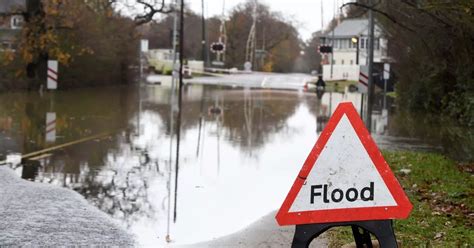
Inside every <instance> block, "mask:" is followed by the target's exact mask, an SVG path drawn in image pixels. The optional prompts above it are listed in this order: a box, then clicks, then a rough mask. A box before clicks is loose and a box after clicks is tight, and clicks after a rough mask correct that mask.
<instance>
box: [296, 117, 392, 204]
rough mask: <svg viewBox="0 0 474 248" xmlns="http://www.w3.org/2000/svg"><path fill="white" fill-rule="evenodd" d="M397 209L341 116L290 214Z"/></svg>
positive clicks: (356, 137) (351, 129) (346, 121)
mask: <svg viewBox="0 0 474 248" xmlns="http://www.w3.org/2000/svg"><path fill="white" fill-rule="evenodd" d="M396 205H397V203H396V201H395V200H394V198H393V196H392V194H391V193H390V190H389V189H388V187H387V186H386V184H385V183H384V181H383V179H382V177H381V176H380V174H379V172H378V171H377V168H376V167H375V165H374V163H373V162H372V160H371V159H370V157H369V154H368V153H367V151H366V149H365V148H364V146H363V145H362V142H361V141H360V139H359V137H358V136H357V134H356V132H355V130H354V128H353V127H352V125H351V123H350V121H349V119H348V118H347V116H346V115H344V116H342V119H341V120H340V122H339V124H338V125H337V127H336V128H335V130H334V132H333V133H332V135H331V137H330V138H329V140H328V142H327V143H326V145H325V147H324V148H323V150H322V152H321V154H320V155H319V157H318V159H317V160H316V163H315V164H314V166H313V168H312V169H311V171H310V173H309V175H308V178H307V179H306V182H305V184H304V185H303V186H302V188H301V190H300V191H299V193H298V195H297V196H296V199H295V201H294V202H293V205H292V206H291V208H290V210H289V212H300V211H311V210H325V209H346V208H359V207H382V206H383V207H386V206H396Z"/></svg>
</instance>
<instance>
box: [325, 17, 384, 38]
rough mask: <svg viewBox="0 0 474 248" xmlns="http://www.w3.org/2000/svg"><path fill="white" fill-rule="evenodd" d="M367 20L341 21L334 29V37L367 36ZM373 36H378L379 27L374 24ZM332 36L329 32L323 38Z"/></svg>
mask: <svg viewBox="0 0 474 248" xmlns="http://www.w3.org/2000/svg"><path fill="white" fill-rule="evenodd" d="M368 27H369V20H368V19H364V18H361V19H345V20H342V22H341V23H339V25H337V26H336V28H335V29H334V36H335V37H354V36H367V35H368V32H369V31H368ZM374 31H375V36H376V37H377V36H380V32H381V30H380V27H379V26H378V25H377V23H375V30H374ZM331 35H332V33H331V31H329V32H328V33H327V34H326V35H325V36H327V37H330V36H331Z"/></svg>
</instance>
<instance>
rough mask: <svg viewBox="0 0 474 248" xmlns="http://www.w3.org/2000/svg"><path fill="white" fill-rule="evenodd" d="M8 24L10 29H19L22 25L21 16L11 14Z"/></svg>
mask: <svg viewBox="0 0 474 248" xmlns="http://www.w3.org/2000/svg"><path fill="white" fill-rule="evenodd" d="M10 26H11V28H12V29H20V28H21V27H22V26H23V16H20V15H16V16H12V17H11V19H10Z"/></svg>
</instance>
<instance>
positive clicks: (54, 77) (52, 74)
mask: <svg viewBox="0 0 474 248" xmlns="http://www.w3.org/2000/svg"><path fill="white" fill-rule="evenodd" d="M47 75H48V79H47V82H46V88H48V89H50V90H55V89H57V88H58V61H57V60H48V71H47Z"/></svg>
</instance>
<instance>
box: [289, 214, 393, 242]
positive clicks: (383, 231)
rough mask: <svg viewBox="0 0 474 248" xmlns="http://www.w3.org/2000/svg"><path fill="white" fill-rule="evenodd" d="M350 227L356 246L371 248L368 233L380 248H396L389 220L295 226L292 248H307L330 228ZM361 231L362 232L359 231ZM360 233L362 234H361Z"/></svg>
mask: <svg viewBox="0 0 474 248" xmlns="http://www.w3.org/2000/svg"><path fill="white" fill-rule="evenodd" d="M337 226H351V228H352V233H353V235H354V239H355V241H356V246H357V247H358V248H359V247H367V248H370V247H372V241H371V239H370V233H372V234H373V235H374V236H375V237H376V238H377V240H378V241H379V244H380V247H381V248H397V247H398V244H397V240H396V238H395V233H394V231H393V227H392V221H391V220H375V221H354V222H337V223H324V224H306V225H297V226H296V230H295V236H294V237H293V243H292V245H291V247H292V248H307V247H309V244H310V243H311V241H312V240H313V239H315V238H317V237H318V236H319V235H321V234H322V233H323V232H325V231H326V230H328V229H329V228H332V227H337ZM360 229H362V230H360ZM361 231H362V232H361Z"/></svg>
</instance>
